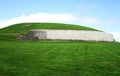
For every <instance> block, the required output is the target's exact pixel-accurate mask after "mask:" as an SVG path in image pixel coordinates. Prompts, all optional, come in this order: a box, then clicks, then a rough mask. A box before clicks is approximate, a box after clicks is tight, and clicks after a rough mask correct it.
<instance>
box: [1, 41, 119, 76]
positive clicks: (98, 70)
mask: <svg viewBox="0 0 120 76" xmlns="http://www.w3.org/2000/svg"><path fill="white" fill-rule="evenodd" d="M0 76H120V43H107V42H100V43H97V42H64V41H63V42H57V41H56V42H51V41H41V42H33V41H16V40H13V41H10V40H0Z"/></svg>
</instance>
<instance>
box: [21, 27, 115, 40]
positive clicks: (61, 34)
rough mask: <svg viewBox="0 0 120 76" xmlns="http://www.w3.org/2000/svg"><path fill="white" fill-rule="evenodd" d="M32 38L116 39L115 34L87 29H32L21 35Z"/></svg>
mask: <svg viewBox="0 0 120 76" xmlns="http://www.w3.org/2000/svg"><path fill="white" fill-rule="evenodd" d="M22 37H24V38H26V39H31V40H41V39H49V40H81V41H108V42H111V41H114V39H113V35H112V34H109V33H105V32H100V31H85V30H39V29H38V30H31V31H30V32H29V33H28V34H26V35H24V36H21V37H19V39H22Z"/></svg>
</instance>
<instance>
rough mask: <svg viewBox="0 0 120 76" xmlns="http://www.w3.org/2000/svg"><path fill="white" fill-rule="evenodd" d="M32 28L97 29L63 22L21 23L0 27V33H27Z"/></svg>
mask: <svg viewBox="0 0 120 76" xmlns="http://www.w3.org/2000/svg"><path fill="white" fill-rule="evenodd" d="M31 29H65V30H96V29H93V28H89V27H85V26H79V25H72V24H61V23H20V24H15V25H11V26H8V27H6V28H3V29H0V33H26V32H28V31H29V30H31Z"/></svg>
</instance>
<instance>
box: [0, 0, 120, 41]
mask: <svg viewBox="0 0 120 76" xmlns="http://www.w3.org/2000/svg"><path fill="white" fill-rule="evenodd" d="M119 14H120V0H1V1H0V28H3V27H6V26H8V25H11V24H15V23H21V22H58V23H70V24H79V25H84V26H89V27H92V28H96V29H99V30H103V31H105V32H109V33H112V34H113V35H114V38H115V39H116V40H119V41H120V15H119Z"/></svg>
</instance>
